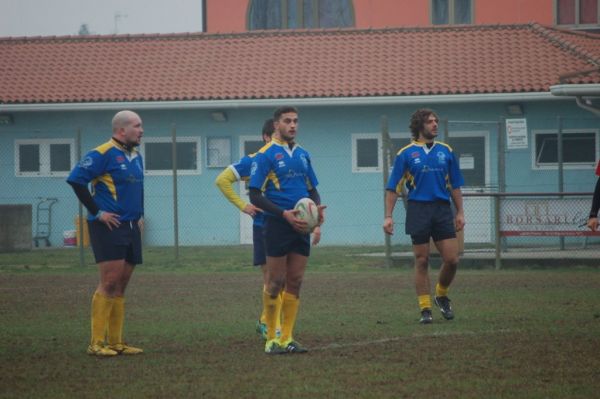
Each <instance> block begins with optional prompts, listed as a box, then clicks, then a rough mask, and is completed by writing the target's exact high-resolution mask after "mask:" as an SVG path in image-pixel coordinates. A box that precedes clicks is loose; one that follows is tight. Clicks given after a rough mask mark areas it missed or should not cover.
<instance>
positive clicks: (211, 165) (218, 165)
mask: <svg viewBox="0 0 600 399" xmlns="http://www.w3.org/2000/svg"><path fill="white" fill-rule="evenodd" d="M211 140H226V141H227V144H228V147H229V154H228V155H229V158H228V159H226V160H225V161H224V162H223V163H216V162H215V163H210V157H209V156H208V151H209V149H210V148H209V142H210V141H211ZM231 143H232V140H231V137H229V136H227V137H223V136H209V137H207V138H206V145H205V146H204V147H205V148H206V167H207V168H224V167H226V166H229V165H231V163H232V162H233V161H232V158H233V156H232V145H231Z"/></svg>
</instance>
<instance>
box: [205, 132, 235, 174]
mask: <svg viewBox="0 0 600 399" xmlns="http://www.w3.org/2000/svg"><path fill="white" fill-rule="evenodd" d="M229 164H231V139H230V138H229V137H209V138H207V139H206V166H208V167H209V168H224V167H226V166H227V165H229Z"/></svg>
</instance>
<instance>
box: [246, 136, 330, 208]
mask: <svg viewBox="0 0 600 399" xmlns="http://www.w3.org/2000/svg"><path fill="white" fill-rule="evenodd" d="M318 184H319V182H318V181H317V176H316V175H315V172H314V170H313V168H312V165H311V161H310V155H309V154H308V152H307V151H306V150H304V149H303V148H302V147H300V146H299V145H298V144H296V145H294V147H293V148H292V149H291V150H290V148H289V146H288V145H287V143H285V142H282V141H279V140H276V139H275V138H274V139H273V140H272V141H271V142H270V143H268V144H266V145H265V146H264V147H263V148H261V149H260V150H259V151H258V154H257V155H256V157H255V158H254V162H253V163H252V169H251V171H250V188H255V189H259V190H262V191H263V192H264V195H265V196H266V197H267V198H268V199H269V200H271V202H273V203H274V204H275V205H277V206H279V207H280V208H282V209H283V210H288V209H293V208H294V205H296V202H298V200H299V199H300V198H305V197H308V191H309V190H312V189H313V188H315V187H316V186H317V185H318Z"/></svg>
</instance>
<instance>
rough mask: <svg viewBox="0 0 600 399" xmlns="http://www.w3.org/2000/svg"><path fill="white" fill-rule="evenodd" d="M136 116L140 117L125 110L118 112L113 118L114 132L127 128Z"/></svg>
mask: <svg viewBox="0 0 600 399" xmlns="http://www.w3.org/2000/svg"><path fill="white" fill-rule="evenodd" d="M135 116H137V117H139V115H138V114H136V113H135V112H133V111H128V110H123V111H119V112H117V113H116V114H115V116H113V118H112V130H113V132H116V131H117V130H119V129H120V128H122V127H125V126H127V124H128V123H129V122H130V121H131V119H132V118H133V117H135Z"/></svg>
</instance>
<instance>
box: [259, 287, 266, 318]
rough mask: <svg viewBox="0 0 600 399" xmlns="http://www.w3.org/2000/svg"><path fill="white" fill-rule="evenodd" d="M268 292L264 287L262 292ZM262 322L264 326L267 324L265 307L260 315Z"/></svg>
mask: <svg viewBox="0 0 600 399" xmlns="http://www.w3.org/2000/svg"><path fill="white" fill-rule="evenodd" d="M265 291H266V287H265V286H264V285H263V289H262V292H265ZM260 322H261V323H262V324H267V314H266V313H265V307H264V306H263V310H262V313H261V314H260Z"/></svg>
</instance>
